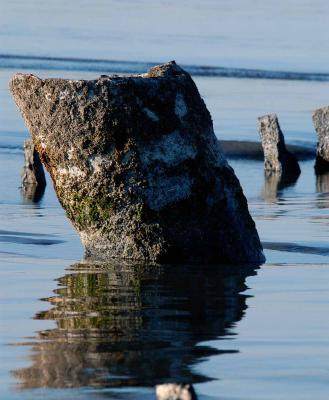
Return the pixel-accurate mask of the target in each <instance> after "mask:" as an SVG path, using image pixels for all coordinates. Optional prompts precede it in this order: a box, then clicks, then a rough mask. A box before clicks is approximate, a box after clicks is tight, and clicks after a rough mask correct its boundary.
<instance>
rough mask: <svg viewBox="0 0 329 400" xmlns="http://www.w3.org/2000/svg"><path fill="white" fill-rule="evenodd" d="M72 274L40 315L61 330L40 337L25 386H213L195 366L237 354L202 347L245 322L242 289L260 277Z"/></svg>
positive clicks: (107, 269) (114, 268)
mask: <svg viewBox="0 0 329 400" xmlns="http://www.w3.org/2000/svg"><path fill="white" fill-rule="evenodd" d="M86 268H89V269H86ZM91 268H92V270H91ZM154 268H155V269H154ZM73 269H74V270H75V271H72V273H70V274H67V275H65V276H63V277H62V278H60V279H59V282H60V284H61V285H63V286H64V287H61V288H59V289H57V290H56V295H55V296H54V297H52V298H49V299H48V301H49V302H50V303H51V304H52V306H53V308H52V309H50V310H49V311H45V312H41V313H39V314H38V315H37V316H36V317H35V318H37V319H51V320H54V321H55V322H56V328H54V329H50V330H47V331H42V332H39V334H38V339H39V341H38V342H37V343H35V344H34V345H33V353H32V355H31V360H32V366H31V367H29V368H25V369H21V370H18V371H15V376H16V377H17V378H19V380H20V381H21V388H36V387H53V388H63V387H81V386H97V387H104V386H106V387H114V386H139V385H147V386H154V385H155V384H159V383H164V382H168V381H169V382H170V381H171V382H172V381H176V382H187V383H193V382H203V381H206V380H208V379H209V378H208V377H206V376H202V375H198V374H197V373H196V372H194V371H193V368H191V367H192V366H193V365H195V363H196V362H197V361H198V360H200V359H202V358H204V357H209V356H211V355H214V354H218V353H221V352H224V353H225V352H231V351H232V350H230V349H228V350H220V351H219V350H218V349H215V348H211V347H210V346H209V345H208V346H196V345H197V344H198V343H199V342H203V341H209V340H214V339H217V338H218V337H219V336H223V335H227V334H228V333H229V332H230V329H231V328H232V326H233V325H234V324H235V323H236V322H237V321H239V320H240V319H241V318H242V317H243V315H244V311H245V309H246V308H247V306H246V297H247V296H246V295H244V294H241V292H242V291H244V290H245V289H246V285H245V278H246V277H247V276H248V275H252V274H255V270H254V269H253V268H251V267H250V268H249V267H245V266H244V267H243V268H241V269H240V268H239V267H236V266H235V267H234V268H232V267H231V268H228V269H227V270H226V269H225V268H224V269H222V268H218V266H216V267H207V269H206V267H202V268H201V267H199V268H196V267H195V266H194V267H182V266H166V267H149V268H146V267H145V266H144V267H143V266H139V267H138V266H136V265H135V266H128V265H122V264H121V265H105V266H104V265H103V266H101V265H91V264H89V265H86V264H77V265H75V266H73ZM77 271H79V272H77ZM44 339H46V340H44Z"/></svg>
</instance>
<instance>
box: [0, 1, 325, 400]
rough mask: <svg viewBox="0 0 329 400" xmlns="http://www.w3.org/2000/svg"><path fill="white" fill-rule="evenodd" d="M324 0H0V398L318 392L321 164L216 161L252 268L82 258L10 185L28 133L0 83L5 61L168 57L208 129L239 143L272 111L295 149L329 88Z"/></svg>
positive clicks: (321, 365) (56, 65) (307, 141)
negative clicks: (248, 223)
mask: <svg viewBox="0 0 329 400" xmlns="http://www.w3.org/2000/svg"><path fill="white" fill-rule="evenodd" d="M328 8H329V5H328V3H327V2H325V1H323V0H317V1H314V0H313V1H306V0H302V1H301V0H299V1H297V0H296V1H293V0H289V1H281V0H279V1H276V2H274V1H273V2H272V1H266V2H264V1H263V2H260V1H251V0H244V1H242V0H236V1H232V0H231V1H212V0H205V1H203V2H202V4H201V3H200V2H198V1H194V0H192V1H191V0H190V1H183V0H182V1H179V2H177V1H175V2H174V1H171V0H167V1H165V2H160V1H153V2H150V1H146V0H144V1H143V0H141V1H139V2H138V4H137V3H136V2H132V1H129V0H127V1H122V0H120V1H113V0H112V1H101V0H96V1H93V2H87V1H82V0H81V1H75V2H67V1H65V2H64V1H62V0H59V1H56V2H53V3H50V2H44V1H36V0H33V1H30V2H22V1H19V0H13V1H10V2H7V1H4V0H0V9H1V13H0V45H1V46H0V104H1V107H0V122H1V123H0V182H1V188H2V190H1V192H0V221H1V226H0V275H1V279H0V319H1V324H0V358H1V362H0V387H1V390H0V398H1V399H6V400H7V399H9V400H14V399H39V398H40V399H44V398H47V399H64V398H65V399H77V398H79V399H87V398H88V399H104V398H107V399H153V398H154V389H153V386H154V385H155V384H157V383H161V382H168V381H169V382H170V381H186V382H191V383H194V384H195V387H196V390H197V392H198V395H199V397H200V398H201V399H220V400H238V399H239V400H249V399H250V400H251V399H262V400H263V399H266V400H272V399H273V400H278V399H288V398H289V399H299V400H300V399H305V400H306V399H307V400H308V399H310V398H316V399H320V400H322V399H323V400H324V399H327V398H328V370H329V362H328V359H329V358H328V355H329V354H328V353H329V343H328V337H327V334H326V333H327V332H328V328H329V322H328V318H326V315H327V309H328V304H329V292H328V289H329V286H328V282H329V264H328V256H329V244H328V239H327V238H328V230H329V228H328V218H329V176H328V175H324V176H321V177H318V178H317V177H316V176H315V175H314V171H313V160H304V161H302V162H301V163H300V164H301V169H302V174H301V176H300V177H299V179H298V180H297V181H296V182H290V183H289V184H282V182H278V181H277V180H276V179H275V178H274V179H265V177H264V174H263V170H262V162H261V161H259V160H247V159H234V160H230V163H231V165H232V166H233V167H234V169H235V171H236V174H237V175H238V177H239V179H240V181H241V184H242V186H243V188H244V192H245V194H246V196H247V198H248V202H249V209H250V212H251V214H252V215H253V217H254V219H255V222H256V224H257V228H258V231H259V234H260V237H261V239H262V242H263V244H264V248H265V254H266V257H267V263H266V264H265V265H263V266H261V267H260V268H253V267H249V268H246V267H238V266H237V267H236V268H224V267H222V268H218V267H217V268H216V267H205V266H202V267H201V266H199V268H196V267H191V266H174V265H172V266H165V267H159V268H156V269H150V268H147V267H145V266H141V265H138V266H137V265H133V266H132V265H124V264H122V263H120V264H114V265H113V264H112V265H106V266H104V265H97V264H94V265H90V264H89V265H88V264H86V263H84V262H83V261H81V260H82V258H83V249H82V246H81V244H80V241H79V239H78V237H77V234H76V233H75V231H74V229H73V228H72V226H71V225H70V223H69V222H68V220H67V219H66V217H65V215H64V212H63V211H62V209H61V207H60V206H59V204H58V201H57V199H56V196H55V194H54V191H53V188H52V184H51V182H50V181H49V178H48V177H47V179H48V185H47V188H46V191H45V193H44V196H43V197H42V199H41V201H39V202H37V203H35V202H33V201H31V200H28V199H26V198H24V196H23V195H22V193H21V189H20V187H19V186H20V169H21V167H22V165H23V153H22V142H23V140H24V139H25V138H27V137H28V134H27V131H26V128H25V126H24V124H23V122H22V119H21V117H20V116H19V113H18V112H17V110H16V108H15V106H14V104H13V101H12V99H11V97H10V95H9V92H8V80H9V79H10V76H12V75H13V73H15V72H17V71H19V70H23V71H30V72H32V73H35V74H37V75H40V76H42V77H48V76H62V77H70V78H71V77H72V78H86V79H89V78H94V77H96V76H97V75H99V74H100V73H109V72H122V71H123V72H136V71H137V72H138V71H144V70H145V69H146V68H147V66H148V65H151V64H152V63H154V62H162V61H168V60H170V59H176V60H177V62H179V63H183V64H184V65H186V66H187V69H188V70H189V71H191V73H193V74H194V77H195V81H196V83H197V85H198V87H199V90H200V92H201V94H202V96H203V97H204V99H205V101H206V103H207V106H208V108H209V110H210V111H211V114H212V117H213V121H214V127H215V131H216V134H217V136H218V137H219V138H220V139H226V140H236V139H238V140H250V141H256V140H258V134H257V131H256V127H255V119H256V117H257V116H259V115H262V114H265V113H268V112H277V113H278V115H279V118H280V122H281V125H282V128H283V130H284V132H285V136H286V141H287V142H288V143H293V144H298V145H302V146H311V147H312V146H314V144H315V142H316V136H315V132H314V129H313V127H312V121H311V112H312V110H314V109H316V108H317V107H319V106H322V105H326V104H328V102H329V97H328V93H329V82H328V73H329V68H328V54H329V52H328V50H329V48H328V47H329V44H328V43H329V41H328V39H329V38H328V35H329V31H328V30H327V15H328V11H329V9H328ZM209 66H210V67H212V68H206V67H209ZM287 72H288V73H287ZM320 73H321V75H319V74H320ZM227 76H231V77H230V78H229V77H227ZM242 78H244V79H242ZM273 78H280V79H273Z"/></svg>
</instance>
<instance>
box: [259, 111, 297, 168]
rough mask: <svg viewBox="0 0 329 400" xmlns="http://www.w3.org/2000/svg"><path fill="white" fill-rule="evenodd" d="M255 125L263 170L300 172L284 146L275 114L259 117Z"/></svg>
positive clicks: (293, 158) (292, 156) (294, 159)
mask: <svg viewBox="0 0 329 400" xmlns="http://www.w3.org/2000/svg"><path fill="white" fill-rule="evenodd" d="M257 127H258V130H259V134H260V138H261V141H262V146H263V151H264V168H265V171H272V172H277V173H280V174H284V175H292V176H298V175H299V174H300V168H299V165H298V161H297V159H296V157H295V156H294V155H293V154H292V153H290V152H289V151H288V150H287V148H286V145H285V142H284V136H283V133H282V131H281V128H280V125H279V121H278V117H277V115H276V114H269V115H264V116H262V117H259V118H258V119H257Z"/></svg>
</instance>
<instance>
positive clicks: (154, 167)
mask: <svg viewBox="0 0 329 400" xmlns="http://www.w3.org/2000/svg"><path fill="white" fill-rule="evenodd" d="M10 87H11V91H12V94H13V97H14V100H15V102H16V104H17V106H18V107H19V109H20V110H21V112H22V114H23V117H24V119H25V122H26V124H27V126H28V129H29V131H30V133H31V135H32V139H33V142H34V144H35V146H36V148H37V149H38V151H39V154H40V155H41V159H42V162H43V163H44V165H45V166H46V168H47V170H48V171H49V173H50V175H51V177H52V180H53V183H54V187H55V191H56V193H57V196H58V198H59V201H60V202H61V204H62V206H63V207H64V209H65V210H66V213H67V215H68V217H69V218H70V220H71V221H72V223H73V225H74V227H75V228H76V229H77V231H78V233H79V235H80V238H81V240H82V242H83V244H84V246H85V249H86V255H87V256H91V257H96V258H107V257H113V258H125V259H132V260H147V261H151V262H168V261H175V262H177V261H184V262H190V261H193V262H199V261H202V262H216V263H224V262H228V263H238V262H256V263H261V262H263V261H264V255H263V252H262V246H261V243H260V241H259V237H258V234H257V231H256V227H255V224H254V221H253V220H252V218H251V216H250V214H249V211H248V206H247V201H246V198H245V197H244V195H243V192H242V189H241V186H240V184H239V181H238V179H237V178H236V176H235V174H234V172H233V170H232V169H231V168H230V166H229V165H228V163H227V161H226V159H225V157H224V155H223V153H222V150H221V148H220V145H219V143H218V140H217V139H216V137H215V135H214V131H213V125H212V120H211V117H210V114H209V112H208V110H207V108H206V106H205V104H204V102H203V100H202V99H201V97H200V95H199V92H198V90H197V88H196V86H195V84H194V82H193V80H192V79H191V77H190V75H189V74H188V73H186V72H185V71H184V70H182V69H181V68H180V67H179V66H178V65H177V64H176V63H175V62H171V63H168V64H163V65H160V66H157V67H153V68H151V69H150V70H149V71H148V73H146V74H143V75H133V76H101V77H100V78H98V79H97V80H93V81H85V80H65V79H45V80H42V79H40V78H38V77H36V76H34V75H30V74H26V75H25V74H17V75H15V76H14V77H13V79H12V81H11V83H10Z"/></svg>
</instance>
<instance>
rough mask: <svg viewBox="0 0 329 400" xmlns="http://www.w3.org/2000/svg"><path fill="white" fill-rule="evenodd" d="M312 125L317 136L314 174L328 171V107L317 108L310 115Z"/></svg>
mask: <svg viewBox="0 0 329 400" xmlns="http://www.w3.org/2000/svg"><path fill="white" fill-rule="evenodd" d="M312 119H313V125H314V128H315V130H316V133H317V135H318V143H317V148H316V160H315V165H314V168H315V172H316V173H318V174H321V173H323V172H327V171H329V107H323V108H319V109H317V110H316V111H314V113H313V115H312Z"/></svg>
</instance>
